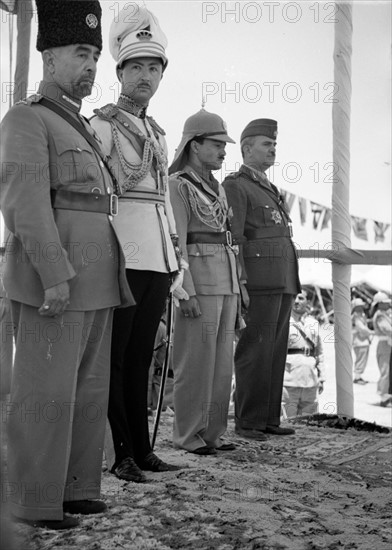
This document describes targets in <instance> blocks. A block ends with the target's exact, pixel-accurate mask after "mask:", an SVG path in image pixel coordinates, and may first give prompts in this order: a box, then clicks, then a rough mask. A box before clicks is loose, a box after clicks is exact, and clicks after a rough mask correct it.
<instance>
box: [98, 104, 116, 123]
mask: <svg viewBox="0 0 392 550" xmlns="http://www.w3.org/2000/svg"><path fill="white" fill-rule="evenodd" d="M118 112H119V108H118V107H117V105H115V104H114V103H108V104H107V105H105V106H104V107H101V108H100V109H94V113H95V114H96V115H97V116H98V117H99V118H101V119H102V120H109V121H110V119H112V118H114V117H115V116H116V115H117V113H118Z"/></svg>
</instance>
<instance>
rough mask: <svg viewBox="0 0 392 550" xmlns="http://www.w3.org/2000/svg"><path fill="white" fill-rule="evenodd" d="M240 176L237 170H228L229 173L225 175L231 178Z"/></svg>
mask: <svg viewBox="0 0 392 550" xmlns="http://www.w3.org/2000/svg"><path fill="white" fill-rule="evenodd" d="M239 177H240V173H239V172H230V174H227V176H226V177H225V179H226V178H231V179H233V180H235V179H237V178H239Z"/></svg>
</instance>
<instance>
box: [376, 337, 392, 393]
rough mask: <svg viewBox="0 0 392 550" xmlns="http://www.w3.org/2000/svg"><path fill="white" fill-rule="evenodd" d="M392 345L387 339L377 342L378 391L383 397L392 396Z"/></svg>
mask: <svg viewBox="0 0 392 550" xmlns="http://www.w3.org/2000/svg"><path fill="white" fill-rule="evenodd" d="M391 350H392V348H391V346H390V345H389V344H388V342H387V341H386V340H380V341H379V342H378V344H377V351H376V356H377V364H378V368H379V370H380V378H379V379H378V382H377V393H378V394H379V395H380V396H381V399H387V398H388V397H390V395H391V393H390V381H389V376H390V361H391Z"/></svg>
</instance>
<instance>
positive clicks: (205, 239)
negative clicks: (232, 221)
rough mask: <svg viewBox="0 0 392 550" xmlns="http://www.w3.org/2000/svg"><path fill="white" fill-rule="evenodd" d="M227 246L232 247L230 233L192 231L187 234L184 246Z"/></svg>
mask: <svg viewBox="0 0 392 550" xmlns="http://www.w3.org/2000/svg"><path fill="white" fill-rule="evenodd" d="M196 243H200V244H227V245H228V246H232V243H233V241H232V238H231V231H222V232H220V233H214V232H212V231H192V232H191V233H188V234H187V239H186V244H196Z"/></svg>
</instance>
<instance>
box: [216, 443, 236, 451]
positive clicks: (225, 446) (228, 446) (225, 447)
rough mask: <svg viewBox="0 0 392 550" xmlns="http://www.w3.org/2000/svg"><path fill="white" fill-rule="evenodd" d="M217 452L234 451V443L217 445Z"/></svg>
mask: <svg viewBox="0 0 392 550" xmlns="http://www.w3.org/2000/svg"><path fill="white" fill-rule="evenodd" d="M215 449H216V450H217V451H234V450H235V449H236V446H235V445H234V443H222V445H219V447H215Z"/></svg>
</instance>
